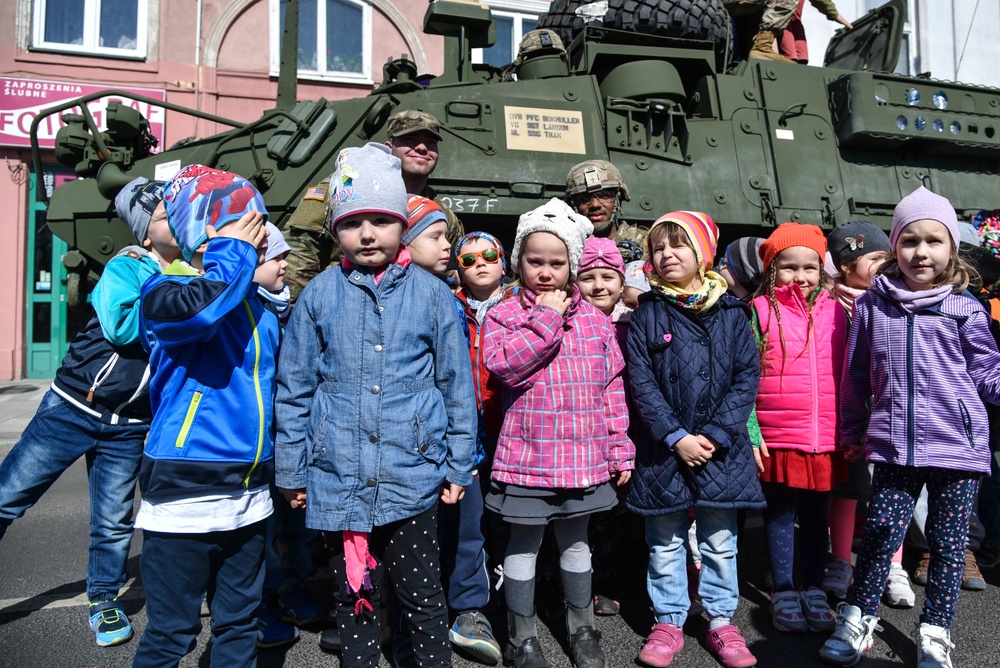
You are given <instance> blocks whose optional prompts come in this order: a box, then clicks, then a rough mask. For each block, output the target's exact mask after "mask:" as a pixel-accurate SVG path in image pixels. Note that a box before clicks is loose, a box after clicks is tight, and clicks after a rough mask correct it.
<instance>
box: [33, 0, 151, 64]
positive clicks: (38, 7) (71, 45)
mask: <svg viewBox="0 0 1000 668" xmlns="http://www.w3.org/2000/svg"><path fill="white" fill-rule="evenodd" d="M146 4H147V3H146V0H35V3H34V16H33V22H32V35H31V46H32V48H33V49H38V50H45V51H63V52H71V53H80V54H88V55H100V56H119V57H123V58H145V57H146V27H147V25H148V23H147V20H146Z"/></svg>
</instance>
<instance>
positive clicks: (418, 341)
mask: <svg viewBox="0 0 1000 668" xmlns="http://www.w3.org/2000/svg"><path fill="white" fill-rule="evenodd" d="M475 396H476V394H475V390H474V388H473V384H472V369H471V364H470V362H469V349H468V346H467V345H466V342H465V336H464V335H463V333H462V323H461V322H460V321H459V319H458V317H457V315H456V309H455V297H454V296H453V295H452V293H451V291H450V290H449V289H448V287H447V286H446V285H445V284H444V283H443V282H442V281H441V280H440V279H438V278H436V277H435V276H433V275H431V274H429V273H427V272H426V271H424V270H423V269H420V268H418V267H416V266H413V265H411V266H409V267H401V266H400V265H398V264H391V265H389V267H388V268H387V269H386V271H385V273H384V274H383V275H382V277H381V279H380V280H379V282H378V284H377V285H376V283H375V281H374V277H373V275H372V273H371V272H370V271H368V270H364V269H349V268H345V267H343V266H336V267H331V268H329V269H327V270H326V271H324V272H323V273H321V274H320V275H319V276H317V277H316V278H314V279H313V280H312V281H310V282H309V284H308V285H307V286H306V288H305V289H304V290H303V291H302V294H301V295H300V297H299V299H298V301H297V302H296V305H295V308H294V309H293V311H292V316H291V318H290V319H289V322H288V325H287V327H286V328H285V336H284V340H283V341H282V348H281V355H280V361H279V364H278V395H277V404H276V411H277V430H278V431H277V445H276V450H277V453H276V457H277V463H276V476H275V482H276V484H277V485H278V486H279V487H283V488H287V489H300V488H303V487H305V488H306V490H307V492H306V493H307V495H308V496H307V504H306V524H307V525H308V526H310V527H312V528H315V529H322V530H326V531H343V530H352V531H370V530H371V529H372V527H373V526H382V525H385V524H388V523H390V522H394V521H397V520H402V519H407V518H409V517H413V516H415V515H418V514H420V513H422V512H424V511H426V510H428V509H429V508H430V507H431V506H433V505H434V504H435V503H436V502H437V499H438V496H439V494H440V486H441V484H442V483H443V482H444V481H445V480H447V481H448V482H451V483H454V484H457V485H469V484H471V483H472V473H471V471H472V468H473V463H474V461H475V456H476V401H475Z"/></svg>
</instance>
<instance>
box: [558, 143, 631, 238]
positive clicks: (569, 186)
mask: <svg viewBox="0 0 1000 668" xmlns="http://www.w3.org/2000/svg"><path fill="white" fill-rule="evenodd" d="M604 188H615V189H617V190H618V196H619V198H620V199H621V200H622V201H625V202H628V201H629V200H630V199H632V195H631V194H630V193H629V190H628V186H627V185H625V181H624V180H623V179H622V174H621V172H620V171H618V168H617V167H615V166H614V165H612V164H611V163H610V162H608V161H607V160H585V161H584V162H581V163H580V164H578V165H574V166H573V168H572V169H570V170H569V174H567V175H566V200H567V201H568V203H569V205H570V206H572V207H573V210H574V211H576V206H575V205H574V204H573V202H572V199H573V196H574V195H579V194H581V193H585V192H596V191H598V190H602V189H604ZM620 207H621V205H620V204H619V203H616V204H615V210H614V220H613V221H612V223H611V227H610V228H609V229H608V230H607V234H608V235H610V234H611V230H614V231H615V236H614V241H615V242H618V241H634V242H635V243H637V244H639V245H640V246H642V245H643V244H644V243H645V241H646V235H647V234H648V233H649V229H648V228H645V227H639V226H638V225H629V224H628V223H627V222H626V221H625V220H622V218H621V217H620V216H621V210H620ZM595 235H597V236H602V235H600V234H597V233H596V232H595Z"/></svg>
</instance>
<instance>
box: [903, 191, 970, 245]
mask: <svg viewBox="0 0 1000 668" xmlns="http://www.w3.org/2000/svg"><path fill="white" fill-rule="evenodd" d="M918 220H936V221H937V222H939V223H941V224H942V225H944V226H945V227H947V228H948V232H949V233H950V234H951V240H952V243H954V244H955V248H956V249H957V248H958V244H959V242H960V241H961V236H960V234H959V231H958V216H957V215H956V214H955V207H953V206H952V205H951V202H949V201H948V199H947V198H946V197H942V196H941V195H937V194H935V193H932V192H931V191H930V190H928V189H927V188H925V187H923V186H920V187H919V188H917V189H916V190H914V191H913V192H912V193H910V194H909V195H907V196H906V197H904V198H903V199H902V200H901V201H900V202H899V204H897V205H896V210H895V211H893V213H892V230H890V231H889V245H890V246H892V247H893V249H895V248H896V241H897V240H898V239H899V235H900V233H902V231H903V229H904V228H905V227H906V226H907V225H909V224H910V223H915V222H917V221H918Z"/></svg>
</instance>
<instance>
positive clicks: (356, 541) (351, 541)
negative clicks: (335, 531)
mask: <svg viewBox="0 0 1000 668" xmlns="http://www.w3.org/2000/svg"><path fill="white" fill-rule="evenodd" d="M369 535H370V534H369V533H368V532H367V531H345V532H344V563H345V565H346V566H347V593H348V594H351V595H353V596H356V597H357V601H355V602H354V614H355V615H361V614H362V612H364V609H365V608H368V612H371V611H372V604H371V603H369V602H368V599H366V598H365V597H364V596H363V595H362V593H361V590H362V589H364V590H365V591H371V590H372V589H374V586H373V585H372V578H371V571H372V569H374V568H375V567H376V566H378V562H376V561H375V557H373V556H372V555H371V553H370V552H369V551H368V537H369Z"/></svg>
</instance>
